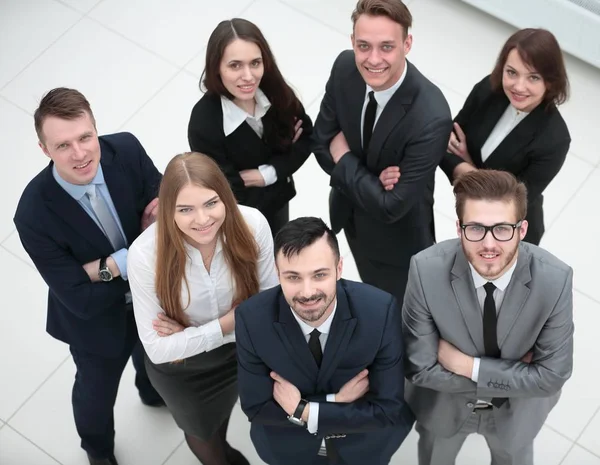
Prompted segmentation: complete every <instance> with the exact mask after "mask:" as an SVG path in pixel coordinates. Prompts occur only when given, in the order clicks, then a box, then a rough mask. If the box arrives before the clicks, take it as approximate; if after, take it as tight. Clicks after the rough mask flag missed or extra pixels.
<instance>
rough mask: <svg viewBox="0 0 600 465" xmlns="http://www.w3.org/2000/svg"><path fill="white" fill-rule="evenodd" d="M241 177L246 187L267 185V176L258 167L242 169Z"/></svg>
mask: <svg viewBox="0 0 600 465" xmlns="http://www.w3.org/2000/svg"><path fill="white" fill-rule="evenodd" d="M240 177H241V178H242V181H244V186H246V187H265V178H263V177H262V174H260V171H259V170H257V169H254V170H244V171H240Z"/></svg>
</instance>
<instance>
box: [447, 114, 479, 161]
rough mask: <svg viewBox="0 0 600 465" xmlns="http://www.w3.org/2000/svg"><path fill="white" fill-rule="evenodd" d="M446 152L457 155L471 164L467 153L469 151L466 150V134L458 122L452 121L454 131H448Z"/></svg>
mask: <svg viewBox="0 0 600 465" xmlns="http://www.w3.org/2000/svg"><path fill="white" fill-rule="evenodd" d="M457 136H458V137H457ZM448 152H450V153H453V154H454V155H458V156H459V157H460V158H462V159H463V160H464V161H466V162H467V163H471V164H473V160H472V159H471V155H469V151H468V150H467V136H466V135H465V133H464V132H463V130H462V128H461V127H460V125H459V124H458V123H454V131H452V132H451V133H450V140H449V141H448Z"/></svg>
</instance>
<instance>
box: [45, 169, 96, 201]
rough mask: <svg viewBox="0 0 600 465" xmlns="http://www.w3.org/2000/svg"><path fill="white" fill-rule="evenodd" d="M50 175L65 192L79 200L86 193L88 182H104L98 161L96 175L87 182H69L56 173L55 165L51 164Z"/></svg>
mask: <svg viewBox="0 0 600 465" xmlns="http://www.w3.org/2000/svg"><path fill="white" fill-rule="evenodd" d="M52 175H53V176H54V179H55V180H56V182H57V183H58V185H59V186H60V187H62V188H63V189H64V190H65V191H66V192H67V194H69V195H70V196H71V197H73V198H74V199H75V200H77V201H79V200H81V199H82V198H83V196H84V195H85V194H86V193H87V189H88V186H89V185H90V184H96V185H102V184H104V173H103V172H102V165H101V164H100V163H98V171H96V176H94V179H92V181H91V182H90V183H89V184H84V185H79V184H71V183H70V182H68V181H65V180H64V179H63V178H61V177H60V174H58V170H57V169H56V165H54V164H53V165H52Z"/></svg>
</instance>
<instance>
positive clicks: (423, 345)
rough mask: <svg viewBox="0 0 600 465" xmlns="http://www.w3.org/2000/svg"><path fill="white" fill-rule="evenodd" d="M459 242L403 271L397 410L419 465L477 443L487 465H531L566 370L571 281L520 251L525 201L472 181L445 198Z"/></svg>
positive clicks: (473, 177) (512, 191)
mask: <svg viewBox="0 0 600 465" xmlns="http://www.w3.org/2000/svg"><path fill="white" fill-rule="evenodd" d="M454 195H455V196H456V213H457V216H458V221H457V231H458V235H459V239H454V240H449V241H445V242H442V243H440V244H437V245H434V246H432V247H430V248H428V249H426V250H424V251H423V252H421V253H419V254H417V255H415V256H414V257H413V259H412V261H411V266H410V272H409V280H408V285H407V289H406V298H405V301H404V307H403V333H404V340H405V344H406V367H405V373H406V377H407V383H406V384H407V386H406V390H405V392H406V400H407V401H408V404H409V405H410V407H411V408H412V410H413V412H414V413H415V415H416V417H417V426H416V428H417V431H418V432H419V435H420V438H419V465H449V464H453V463H454V461H455V458H456V456H457V455H458V452H459V451H460V448H461V446H462V444H463V442H464V441H465V439H466V437H467V436H468V435H469V434H471V433H479V434H482V435H483V436H484V437H485V439H486V441H487V443H488V446H489V448H490V451H491V455H492V464H494V465H511V464H512V465H532V464H533V440H534V438H535V437H536V435H537V434H538V432H539V431H540V429H541V427H542V425H543V423H544V421H545V420H546V417H547V416H548V413H549V412H550V410H552V408H553V407H554V405H556V403H557V401H558V399H559V397H560V390H561V388H562V386H563V384H564V383H565V381H566V380H567V379H568V378H569V377H570V376H571V370H572V366H573V314H572V312H573V295H572V281H573V270H572V269H571V268H570V267H569V266H567V265H566V264H564V263H563V262H561V261H560V260H558V259H557V258H556V257H554V256H553V255H551V254H550V253H548V252H546V251H545V250H543V249H541V248H539V247H536V246H534V245H531V244H528V243H525V242H521V241H522V239H523V237H524V236H525V234H526V233H527V221H526V220H524V218H525V216H526V213H527V190H526V188H525V185H524V184H522V183H520V182H518V181H517V180H516V179H515V178H514V176H513V175H512V174H510V173H507V172H501V171H492V170H479V171H474V172H470V173H467V174H465V175H463V176H462V177H460V178H459V179H458V180H457V182H456V184H455V186H454Z"/></svg>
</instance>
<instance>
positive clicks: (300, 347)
mask: <svg viewBox="0 0 600 465" xmlns="http://www.w3.org/2000/svg"><path fill="white" fill-rule="evenodd" d="M273 327H274V328H275V331H277V333H278V334H279V337H280V338H281V342H282V343H283V346H284V347H285V349H286V350H287V352H288V355H289V356H290V358H291V359H292V360H293V361H294V362H295V363H296V365H297V366H298V368H300V370H302V371H303V372H304V374H306V376H308V377H309V379H311V380H316V379H317V375H318V372H319V368H318V367H317V363H316V362H315V359H314V357H313V356H312V354H311V353H310V349H309V348H308V343H307V342H306V339H305V338H304V334H303V333H302V330H301V329H300V326H299V325H298V322H297V321H296V320H295V319H294V317H293V315H292V309H291V308H290V306H289V305H288V303H287V302H286V300H285V298H284V296H283V293H281V295H280V297H279V321H274V322H273Z"/></svg>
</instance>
